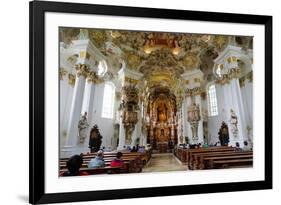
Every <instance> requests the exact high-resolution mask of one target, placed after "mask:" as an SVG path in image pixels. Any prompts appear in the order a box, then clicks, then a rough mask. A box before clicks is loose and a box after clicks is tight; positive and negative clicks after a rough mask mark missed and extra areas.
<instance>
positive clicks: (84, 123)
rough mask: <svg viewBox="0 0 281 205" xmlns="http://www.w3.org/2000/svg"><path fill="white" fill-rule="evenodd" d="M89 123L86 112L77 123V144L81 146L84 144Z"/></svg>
mask: <svg viewBox="0 0 281 205" xmlns="http://www.w3.org/2000/svg"><path fill="white" fill-rule="evenodd" d="M88 127H89V123H88V120H87V112H85V113H84V115H82V116H81V119H80V120H79V123H78V130H79V142H80V143H81V144H83V143H84V141H85V139H86V137H87V131H88Z"/></svg>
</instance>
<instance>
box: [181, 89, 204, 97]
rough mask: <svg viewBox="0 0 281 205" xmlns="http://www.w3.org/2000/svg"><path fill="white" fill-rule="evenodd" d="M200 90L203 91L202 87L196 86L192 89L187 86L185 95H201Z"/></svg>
mask: <svg viewBox="0 0 281 205" xmlns="http://www.w3.org/2000/svg"><path fill="white" fill-rule="evenodd" d="M202 92H203V89H202V88H201V87H200V86H198V87H194V88H192V89H190V88H187V89H186V91H185V94H186V96H187V97H190V96H196V95H201V93H202Z"/></svg>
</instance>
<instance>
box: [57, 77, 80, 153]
mask: <svg viewBox="0 0 281 205" xmlns="http://www.w3.org/2000/svg"><path fill="white" fill-rule="evenodd" d="M84 89H85V77H84V76H83V75H78V74H77V75H76V80H75V86H74V91H73V97H72V103H71V110H70V115H69V124H68V131H67V140H66V145H65V146H64V147H63V148H62V150H61V151H62V152H61V154H62V155H65V156H67V157H68V156H71V155H73V154H77V153H75V147H76V145H77V144H78V140H79V139H78V122H79V119H80V117H81V110H82V103H83V94H84ZM61 157H63V156H61Z"/></svg>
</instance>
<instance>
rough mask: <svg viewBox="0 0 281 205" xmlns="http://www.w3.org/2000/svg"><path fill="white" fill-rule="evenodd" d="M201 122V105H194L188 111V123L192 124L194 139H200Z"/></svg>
mask: <svg viewBox="0 0 281 205" xmlns="http://www.w3.org/2000/svg"><path fill="white" fill-rule="evenodd" d="M200 120H201V117H200V108H199V105H196V104H195V103H192V105H191V106H189V107H188V109H187V121H188V122H189V123H190V126H191V131H192V139H194V140H197V139H198V124H199V121H200Z"/></svg>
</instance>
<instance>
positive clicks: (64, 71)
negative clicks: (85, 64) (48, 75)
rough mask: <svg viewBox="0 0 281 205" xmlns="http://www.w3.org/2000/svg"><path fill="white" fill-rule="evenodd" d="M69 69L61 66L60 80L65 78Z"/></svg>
mask: <svg viewBox="0 0 281 205" xmlns="http://www.w3.org/2000/svg"><path fill="white" fill-rule="evenodd" d="M67 73H68V72H67V70H66V69H64V68H60V71H59V78H60V80H63V79H64V77H65V76H66V75H67Z"/></svg>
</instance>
